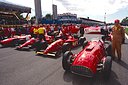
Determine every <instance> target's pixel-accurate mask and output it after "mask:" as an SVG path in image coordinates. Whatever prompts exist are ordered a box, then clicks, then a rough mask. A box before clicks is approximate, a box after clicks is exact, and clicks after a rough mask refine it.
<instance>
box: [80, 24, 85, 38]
mask: <svg viewBox="0 0 128 85" xmlns="http://www.w3.org/2000/svg"><path fill="white" fill-rule="evenodd" d="M83 35H84V27H83V24H81V26H80V36H81V37H82V36H83Z"/></svg>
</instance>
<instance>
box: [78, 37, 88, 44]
mask: <svg viewBox="0 0 128 85" xmlns="http://www.w3.org/2000/svg"><path fill="white" fill-rule="evenodd" d="M85 40H86V38H85V37H80V38H79V41H78V43H79V45H83V43H84V41H85Z"/></svg>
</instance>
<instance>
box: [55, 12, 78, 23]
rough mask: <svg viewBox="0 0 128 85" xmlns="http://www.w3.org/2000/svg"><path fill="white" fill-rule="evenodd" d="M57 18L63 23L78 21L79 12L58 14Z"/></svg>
mask: <svg viewBox="0 0 128 85" xmlns="http://www.w3.org/2000/svg"><path fill="white" fill-rule="evenodd" d="M57 19H58V20H59V21H60V22H62V23H77V14H71V13H63V14H58V18H57Z"/></svg>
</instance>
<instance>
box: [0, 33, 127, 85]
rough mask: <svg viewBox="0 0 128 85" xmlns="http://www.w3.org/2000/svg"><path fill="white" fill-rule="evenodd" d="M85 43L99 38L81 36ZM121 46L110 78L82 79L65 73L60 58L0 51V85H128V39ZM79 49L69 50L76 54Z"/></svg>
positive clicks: (11, 49) (26, 52)
mask: <svg viewBox="0 0 128 85" xmlns="http://www.w3.org/2000/svg"><path fill="white" fill-rule="evenodd" d="M85 36H86V38H87V40H90V39H92V38H94V37H100V35H92V34H86V35H85ZM125 42H126V43H125V44H123V45H122V54H123V55H122V61H121V62H118V61H117V60H115V61H113V65H112V73H111V76H110V79H109V80H107V81H105V80H104V79H103V77H102V75H101V74H100V73H99V74H98V75H96V76H95V77H94V78H86V77H82V76H78V75H75V74H72V73H70V72H65V71H64V70H63V68H62V66H61V60H62V57H60V58H53V57H45V56H36V55H35V52H34V51H33V50H30V51H17V50H14V49H15V48H11V47H8V48H0V85H128V76H127V75H128V58H127V56H128V39H126V41H125ZM81 49H82V48H81V47H78V48H75V49H73V53H78V52H79V51H80V50H81Z"/></svg>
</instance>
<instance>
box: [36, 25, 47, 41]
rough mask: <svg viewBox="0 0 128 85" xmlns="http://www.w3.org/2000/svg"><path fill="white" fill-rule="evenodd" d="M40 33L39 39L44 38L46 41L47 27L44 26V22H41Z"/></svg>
mask: <svg viewBox="0 0 128 85" xmlns="http://www.w3.org/2000/svg"><path fill="white" fill-rule="evenodd" d="M38 33H39V40H42V39H43V40H44V41H46V39H45V28H44V26H42V24H40V27H39V28H38Z"/></svg>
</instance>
